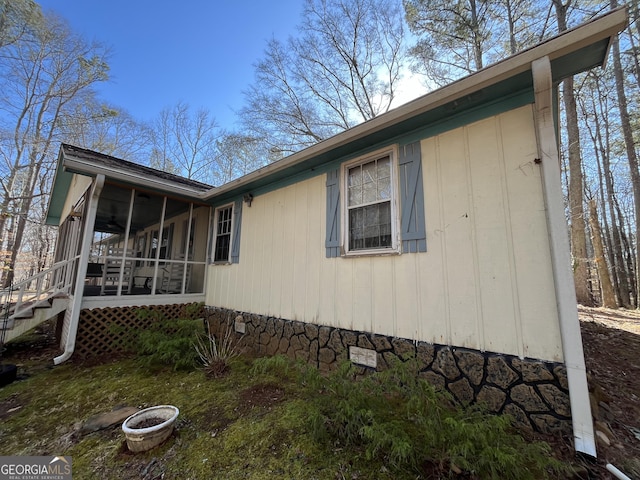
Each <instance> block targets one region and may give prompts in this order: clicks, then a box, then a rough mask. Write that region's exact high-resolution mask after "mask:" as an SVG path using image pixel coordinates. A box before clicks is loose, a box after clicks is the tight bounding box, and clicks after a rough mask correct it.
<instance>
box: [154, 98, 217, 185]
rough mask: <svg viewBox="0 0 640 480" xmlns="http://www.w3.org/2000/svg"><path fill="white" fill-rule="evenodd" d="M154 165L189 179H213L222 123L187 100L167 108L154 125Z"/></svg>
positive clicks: (205, 180) (204, 180)
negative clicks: (212, 171) (192, 105)
mask: <svg viewBox="0 0 640 480" xmlns="http://www.w3.org/2000/svg"><path fill="white" fill-rule="evenodd" d="M152 138H153V141H152V144H153V148H152V153H151V160H150V163H151V166H152V167H154V168H159V169H161V170H165V171H168V172H171V173H177V174H180V175H182V176H185V177H187V178H191V179H194V180H200V181H203V182H207V181H211V161H212V158H213V157H214V154H215V145H216V140H217V138H218V125H217V123H216V121H215V119H214V118H213V117H212V116H211V114H210V112H209V111H208V110H205V109H199V110H197V111H195V112H193V111H192V110H191V108H190V107H189V105H187V104H186V103H182V102H179V103H177V104H176V105H175V106H174V107H172V108H168V109H164V110H163V111H162V112H160V115H159V117H158V119H157V120H156V122H155V123H154V125H153V127H152Z"/></svg>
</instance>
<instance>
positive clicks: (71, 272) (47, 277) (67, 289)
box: [0, 255, 80, 327]
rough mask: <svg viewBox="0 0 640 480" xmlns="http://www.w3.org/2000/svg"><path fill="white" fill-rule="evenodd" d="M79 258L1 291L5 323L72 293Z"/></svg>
mask: <svg viewBox="0 0 640 480" xmlns="http://www.w3.org/2000/svg"><path fill="white" fill-rule="evenodd" d="M79 258H80V256H79V255H78V256H75V257H73V258H71V259H68V260H63V261H61V262H57V263H55V264H53V266H52V267H50V268H47V269H46V270H43V271H41V272H39V273H37V274H35V275H33V276H31V277H29V278H27V279H25V280H22V281H20V282H17V283H14V284H13V285H12V286H11V287H9V288H5V289H3V290H0V305H2V308H3V312H4V315H3V316H2V319H4V323H7V322H8V321H9V320H12V319H14V318H16V317H20V316H21V315H22V314H23V313H25V312H27V311H28V310H29V309H30V308H32V307H33V305H35V304H36V303H38V302H42V301H46V300H48V299H49V298H51V297H53V296H54V295H57V294H69V293H71V289H72V287H73V284H74V280H75V272H76V269H77V266H78V260H79ZM6 326H7V325H0V327H6Z"/></svg>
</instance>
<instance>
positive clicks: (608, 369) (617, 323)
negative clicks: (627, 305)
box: [579, 307, 640, 479]
mask: <svg viewBox="0 0 640 480" xmlns="http://www.w3.org/2000/svg"><path fill="white" fill-rule="evenodd" d="M579 314H580V320H581V329H582V341H583V346H584V353H585V362H586V365H587V374H588V379H589V390H590V391H591V405H592V413H593V414H594V417H595V418H596V420H597V422H596V431H597V430H600V431H601V432H602V433H600V434H597V435H598V437H597V450H598V461H597V464H596V465H591V466H590V467H589V470H591V472H592V477H593V478H604V479H609V478H612V479H613V478H615V477H614V476H613V475H611V474H610V473H609V472H607V471H606V469H605V466H606V464H607V463H611V464H613V465H614V466H616V467H617V468H619V469H620V470H622V471H623V472H624V473H625V474H626V475H627V476H629V477H630V478H635V479H640V312H638V311H636V310H634V311H629V310H610V309H604V308H587V307H579ZM607 429H608V431H607ZM604 437H606V439H607V440H609V442H610V444H609V445H607V443H606V440H605V439H604Z"/></svg>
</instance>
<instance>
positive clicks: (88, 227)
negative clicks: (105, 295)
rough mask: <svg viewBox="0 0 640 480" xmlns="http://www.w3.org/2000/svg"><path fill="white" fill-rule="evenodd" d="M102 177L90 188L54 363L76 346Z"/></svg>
mask: <svg viewBox="0 0 640 480" xmlns="http://www.w3.org/2000/svg"><path fill="white" fill-rule="evenodd" d="M104 179H105V177H104V175H98V176H97V177H96V179H95V182H94V184H93V187H92V190H91V197H90V199H89V209H88V213H87V216H86V220H85V225H84V233H83V237H82V246H81V249H80V258H79V259H78V268H77V272H76V283H75V290H74V292H73V301H72V302H71V306H70V308H71V314H70V317H71V318H70V319H69V331H68V333H67V339H66V341H65V345H64V352H63V353H62V355H59V356H57V357H55V358H54V359H53V364H54V365H60V364H61V363H63V362H66V361H67V360H69V358H71V355H73V352H74V351H75V348H76V335H77V334H78V322H79V320H80V307H81V306H82V295H83V287H84V279H85V277H86V275H87V266H88V265H89V252H90V250H91V241H92V240H93V239H92V236H93V227H94V224H95V221H96V213H97V212H98V200H99V199H100V193H101V192H102V187H104Z"/></svg>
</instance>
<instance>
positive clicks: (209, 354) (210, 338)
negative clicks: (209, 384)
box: [194, 321, 242, 378]
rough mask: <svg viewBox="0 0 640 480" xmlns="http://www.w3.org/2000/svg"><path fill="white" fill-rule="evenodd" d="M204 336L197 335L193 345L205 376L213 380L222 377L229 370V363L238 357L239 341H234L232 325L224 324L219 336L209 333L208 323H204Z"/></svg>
mask: <svg viewBox="0 0 640 480" xmlns="http://www.w3.org/2000/svg"><path fill="white" fill-rule="evenodd" d="M205 324H206V332H207V333H206V334H200V335H198V337H197V339H196V343H195V345H194V347H195V349H196V352H197V354H198V357H199V358H200V362H201V363H202V366H203V369H204V371H205V373H206V374H207V375H210V376H212V377H214V378H219V377H222V376H223V375H224V374H225V373H226V372H227V371H228V370H229V363H230V362H231V360H232V359H234V358H235V357H237V356H238V355H240V349H239V348H238V347H239V344H240V340H242V337H240V339H236V336H235V332H234V329H233V325H232V324H230V323H227V324H226V328H224V331H223V332H222V333H221V334H220V335H219V337H220V338H218V339H216V336H215V335H213V334H212V333H211V329H210V328H209V322H208V321H205Z"/></svg>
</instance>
